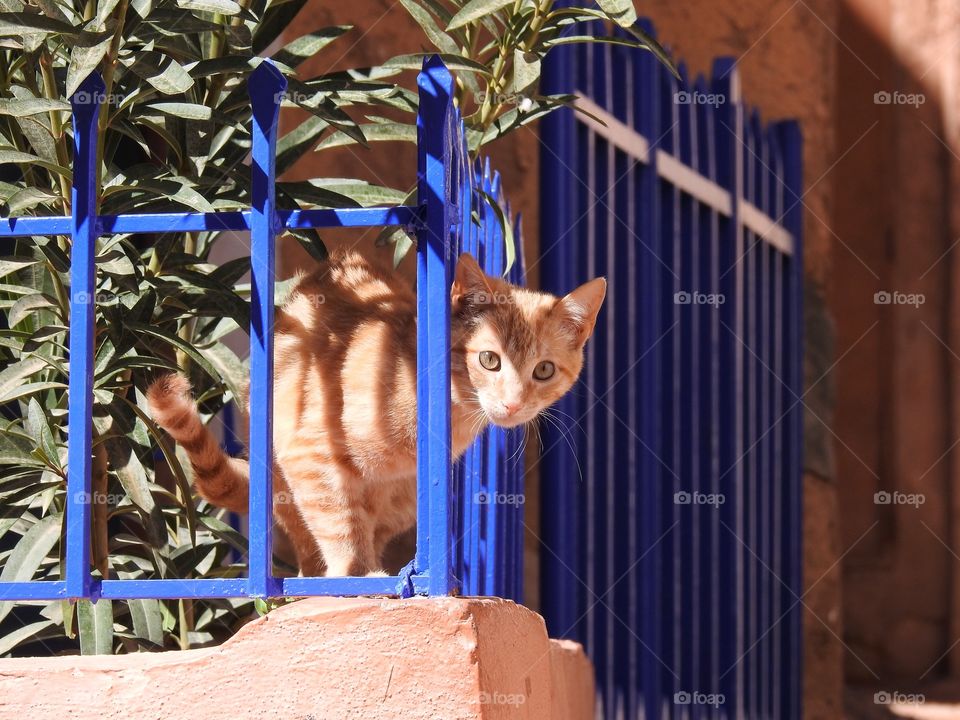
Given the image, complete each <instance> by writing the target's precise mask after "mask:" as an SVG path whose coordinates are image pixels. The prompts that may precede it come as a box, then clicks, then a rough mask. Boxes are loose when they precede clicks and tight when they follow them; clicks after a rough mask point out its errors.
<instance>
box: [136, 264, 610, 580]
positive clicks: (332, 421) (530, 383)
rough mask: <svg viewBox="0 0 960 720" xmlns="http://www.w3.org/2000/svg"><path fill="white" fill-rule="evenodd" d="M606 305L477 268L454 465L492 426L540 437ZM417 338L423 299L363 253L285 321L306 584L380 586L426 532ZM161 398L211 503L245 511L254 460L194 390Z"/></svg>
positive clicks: (283, 384) (161, 387)
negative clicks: (317, 580)
mask: <svg viewBox="0 0 960 720" xmlns="http://www.w3.org/2000/svg"><path fill="white" fill-rule="evenodd" d="M605 291H606V283H605V281H604V280H603V279H602V278H598V279H595V280H592V281H590V282H588V283H586V284H584V285H582V286H580V287H579V288H577V289H575V290H574V291H572V292H571V293H569V294H568V295H566V296H564V297H563V298H557V297H555V296H553V295H549V294H546V293H540V292H535V291H532V290H528V289H525V288H520V287H516V286H513V285H510V284H509V283H507V282H505V281H504V280H502V279H500V278H496V277H491V276H488V275H485V274H484V273H483V272H482V271H481V270H480V268H479V266H478V265H477V264H476V261H474V259H473V258H472V257H470V256H469V255H463V256H461V258H460V261H459V262H458V264H457V270H456V276H455V280H454V284H453V289H452V295H451V301H452V323H451V357H450V362H451V374H452V383H451V397H452V428H453V438H452V444H453V447H452V451H453V454H454V457H459V455H461V454H462V453H463V452H464V450H465V449H466V448H467V446H468V445H469V444H470V443H471V442H472V441H473V440H474V438H476V436H477V435H478V434H479V433H480V432H481V431H482V430H483V429H484V428H485V427H486V425H487V424H488V423H491V422H492V423H494V424H497V425H500V426H503V427H515V426H518V425H522V424H525V423H528V422H530V421H532V420H534V419H535V418H536V417H537V415H538V414H539V413H540V412H541V411H542V410H544V409H545V408H547V407H548V406H550V405H552V404H553V403H554V402H556V400H557V399H559V398H560V397H561V396H562V395H563V394H565V393H566V392H567V391H568V390H569V389H570V387H571V385H572V384H573V382H574V381H575V380H576V378H577V377H578V375H579V374H580V370H581V367H582V365H583V346H584V344H585V343H586V341H587V339H588V338H589V337H590V335H591V333H592V331H593V326H594V323H595V321H596V317H597V313H598V312H599V310H600V306H601V305H602V303H603V298H604V294H605ZM416 335H417V333H416V296H415V294H414V292H413V291H412V289H411V288H410V287H408V286H407V284H406V283H405V282H404V281H403V280H402V279H400V277H399V276H397V275H394V274H391V273H387V272H383V271H381V270H379V269H377V268H376V267H374V266H373V265H371V264H370V263H369V262H368V261H367V260H366V259H364V258H363V257H362V256H361V255H359V254H356V253H352V252H344V253H339V254H337V255H335V256H333V257H332V258H331V259H330V260H329V261H328V262H326V263H324V264H323V265H321V267H320V268H318V270H317V271H315V272H314V273H312V274H310V275H307V276H305V277H303V278H301V279H300V281H299V282H298V283H297V286H296V288H295V289H294V290H293V291H292V293H291V295H290V298H289V300H288V301H287V302H286V303H285V304H284V306H283V308H282V309H278V311H277V318H276V331H275V350H274V363H275V369H274V418H273V428H274V454H275V458H274V459H275V462H274V478H275V480H274V513H275V517H276V519H277V521H278V522H279V524H280V525H281V526H282V528H283V529H284V531H285V533H286V534H287V535H288V536H289V538H290V540H291V542H292V543H293V545H294V547H295V548H296V551H297V560H298V563H299V564H300V571H301V574H304V575H315V574H320V573H321V572H322V571H323V570H324V569H325V570H326V574H328V575H363V574H368V573H374V572H380V571H381V570H382V568H381V554H382V552H383V549H384V546H385V545H386V544H387V542H389V541H390V540H391V539H392V538H393V537H394V536H396V535H398V534H400V533H402V532H404V531H405V530H408V529H409V528H411V527H412V526H413V525H414V523H415V521H416V429H417V414H416ZM148 400H149V402H150V406H151V409H152V412H153V416H154V418H155V419H156V421H157V423H158V424H159V425H161V426H162V427H163V428H164V429H166V430H167V432H169V433H170V435H171V436H172V437H173V438H174V439H175V440H176V441H177V442H178V443H180V444H181V445H182V446H183V448H184V449H185V450H186V451H187V453H188V455H189V457H190V461H191V463H192V465H193V469H194V477H195V484H196V488H197V491H198V492H199V493H200V495H201V496H203V497H204V498H206V499H207V500H209V501H210V502H211V503H214V504H216V505H220V506H222V507H226V508H229V509H231V510H234V511H237V512H243V511H244V509H245V508H246V502H247V484H248V475H249V471H248V466H247V461H245V460H242V459H238V458H230V457H228V456H227V455H226V454H225V453H224V452H223V451H222V450H221V449H220V447H219V445H218V444H217V443H216V441H215V439H214V438H213V436H212V435H211V434H210V432H209V431H208V430H207V429H206V428H205V427H204V425H203V423H202V422H201V419H200V416H199V414H198V412H197V409H196V405H195V403H194V402H193V400H192V399H191V397H190V388H189V385H188V383H187V381H186V379H185V378H183V377H182V376H180V375H170V376H166V377H164V378H161V379H160V380H158V381H157V382H156V383H154V384H153V385H152V386H151V387H150V389H149V391H148ZM255 410H256V408H254V411H255Z"/></svg>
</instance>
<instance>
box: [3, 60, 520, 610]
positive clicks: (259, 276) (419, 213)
mask: <svg viewBox="0 0 960 720" xmlns="http://www.w3.org/2000/svg"><path fill="white" fill-rule="evenodd" d="M418 85H419V89H420V105H419V112H418V115H417V128H418V141H417V148H418V181H419V184H418V197H417V203H416V204H415V205H400V206H392V207H373V208H364V207H353V208H341V209H331V208H317V209H309V210H284V209H280V208H278V207H277V203H276V188H275V182H276V172H275V171H276V165H275V160H276V144H277V126H278V118H279V112H280V104H281V100H282V98H283V96H284V92H285V90H286V87H287V81H286V79H285V78H284V77H283V75H282V74H281V73H280V71H279V70H278V69H277V67H276V66H275V65H273V64H272V62H270V61H269V60H266V61H264V62H263V63H261V64H260V65H259V66H258V67H257V69H256V70H255V71H254V72H253V73H252V74H251V76H250V80H249V93H250V99H251V109H252V115H253V117H252V126H251V131H252V143H251V145H252V149H251V160H252V162H251V195H252V203H251V207H250V208H248V209H244V210H242V211H219V212H209V213H199V212H182V211H179V210H178V211H176V212H167V213H155V214H131V215H101V214H98V208H97V205H98V200H97V194H96V178H97V173H98V172H99V170H98V168H99V167H100V161H99V158H98V157H97V117H98V114H99V112H100V110H101V105H102V104H103V102H104V101H105V100H106V99H107V98H106V96H105V93H104V85H103V79H102V78H101V77H100V75H99V73H97V72H94V73H92V74H91V75H90V76H89V77H88V78H87V79H86V80H85V81H84V82H83V84H81V86H80V88H79V90H78V91H77V92H76V93H74V95H73V97H72V98H71V106H72V115H73V118H72V119H73V129H74V132H73V143H74V156H73V201H72V205H71V210H72V215H70V216H51V217H8V218H3V219H0V239H4V238H18V237H22V238H29V237H33V236H38V235H63V236H65V237H69V238H70V242H71V253H70V289H71V295H70V306H69V318H70V361H69V388H68V397H69V408H68V437H69V447H68V451H69V455H68V468H67V478H66V480H67V482H66V490H67V498H66V503H65V504H66V518H65V520H66V522H65V526H66V532H65V535H66V547H65V549H64V556H65V560H64V563H63V568H64V569H63V571H62V572H59V573H57V574H55V575H54V576H53V577H25V578H23V579H14V580H8V579H6V578H4V579H3V580H2V581H0V600H3V601H10V600H12V601H16V600H57V599H71V600H76V599H92V600H98V599H100V598H103V599H107V600H109V599H131V598H219V597H276V596H301V595H400V596H404V597H406V596H410V595H414V594H420V595H453V594H467V595H479V594H489V595H501V596H504V597H511V598H517V599H519V597H520V592H521V590H520V587H521V583H520V580H521V577H520V569H521V561H522V537H521V532H520V527H521V523H522V511H523V509H522V507H521V506H516V505H510V504H501V503H498V502H497V501H496V498H498V497H500V496H504V495H506V496H508V497H514V496H518V495H521V494H522V492H523V487H522V483H523V475H522V473H523V465H522V463H521V462H516V461H514V459H513V458H514V456H516V455H518V454H519V443H520V439H521V431H519V430H504V429H502V428H494V427H490V428H488V429H487V430H485V431H484V433H483V434H482V436H481V437H480V438H478V440H477V441H476V442H475V443H474V444H473V445H472V446H471V447H470V448H469V449H468V451H467V452H466V454H465V456H464V458H463V459H462V460H461V462H460V463H458V464H457V466H456V467H454V466H453V464H452V463H451V449H450V433H451V427H450V422H451V420H450V418H451V410H450V288H451V283H452V280H453V271H454V266H455V263H456V260H457V257H459V255H460V252H461V251H469V252H471V253H473V254H474V255H475V256H476V257H477V259H478V260H479V262H480V263H482V265H483V267H484V269H485V270H486V271H487V272H488V273H490V274H504V272H505V271H506V270H507V265H508V262H507V257H508V252H509V249H512V245H511V244H510V243H511V239H510V238H509V237H508V238H505V237H504V233H508V232H511V231H510V223H509V222H508V221H507V222H502V220H503V219H504V217H505V216H506V215H509V207H508V206H507V203H506V199H505V197H504V195H503V192H502V190H501V188H500V181H499V176H498V174H496V173H493V172H491V170H490V167H489V165H486V166H483V167H475V166H474V165H472V163H471V160H470V156H469V153H468V150H467V144H466V140H465V135H466V133H465V130H464V125H463V120H462V118H461V116H460V111H459V109H458V108H457V107H456V105H455V103H454V100H453V87H454V78H453V76H452V75H451V74H450V72H449V71H448V69H447V68H446V66H445V65H444V63H443V61H442V60H441V59H440V58H439V57H438V56H433V57H430V58H427V59H426V60H425V62H424V66H423V71H422V72H421V73H420V75H419V79H418ZM398 225H399V226H407V227H409V228H411V229H412V230H413V231H414V232H415V233H416V235H417V238H418V243H417V262H418V265H417V270H418V272H417V303H418V305H417V316H418V317H417V320H418V322H417V360H418V368H417V443H418V445H417V450H418V451H417V549H416V557H415V558H414V560H413V561H412V562H411V563H410V564H409V565H408V566H407V567H406V568H404V570H403V571H401V573H400V574H399V575H397V576H390V577H320V578H309V577H283V578H281V577H276V576H274V574H273V552H272V538H271V529H272V527H273V520H272V509H273V508H272V505H273V503H272V501H271V500H272V498H273V492H272V487H273V486H272V466H273V463H272V462H271V461H270V458H271V457H272V454H273V450H272V439H273V430H272V418H273V414H272V407H273V400H272V397H273V318H274V302H273V299H274V250H275V238H276V236H277V235H278V234H279V233H281V232H283V231H284V230H287V229H293V228H318V227H370V226H398ZM218 230H232V231H236V232H249V234H250V242H251V273H252V281H253V282H252V286H253V293H252V307H251V327H250V331H251V332H250V378H251V380H250V408H251V419H250V443H249V454H250V468H251V476H250V493H249V495H250V506H249V510H250V512H249V536H250V537H249V550H248V553H247V556H248V569H249V572H248V575H247V577H230V578H205V579H190V578H153V577H148V578H136V579H118V578H115V577H107V578H99V577H95V576H94V575H93V574H92V572H91V563H90V555H91V538H90V525H91V516H92V502H91V500H92V493H91V445H92V416H93V409H94V407H95V404H96V402H98V401H97V400H96V399H95V395H94V392H93V380H94V358H95V343H96V341H97V338H96V337H95V329H96V326H95V322H94V321H95V312H96V298H97V297H98V294H97V292H96V290H97V263H96V254H97V241H98V239H99V238H100V237H102V236H105V235H110V234H113V233H130V234H153V233H164V232H183V231H218ZM505 240H507V241H508V242H506V243H505ZM506 277H507V279H508V280H510V281H511V282H513V283H522V282H523V267H522V257H521V254H520V253H518V261H517V262H515V263H514V264H513V265H512V266H511V267H510V268H509V272H507V274H506ZM37 372H40V370H39V369H34V370H31V371H29V372H26V371H25V372H24V373H23V374H22V378H21V379H22V384H23V385H24V386H26V383H27V382H28V380H29V377H30V376H31V375H34V374H36V373H37ZM28 389H29V388H28ZM491 498H492V499H493V500H492V501H491ZM188 500H189V499H188Z"/></svg>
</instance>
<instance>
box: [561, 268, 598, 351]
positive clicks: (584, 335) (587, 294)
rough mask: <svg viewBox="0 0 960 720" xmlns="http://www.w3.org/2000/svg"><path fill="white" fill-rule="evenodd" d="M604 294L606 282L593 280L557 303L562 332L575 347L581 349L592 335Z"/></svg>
mask: <svg viewBox="0 0 960 720" xmlns="http://www.w3.org/2000/svg"><path fill="white" fill-rule="evenodd" d="M606 294H607V281H606V280H605V279H604V278H602V277H600V278H594V279H593V280H590V281H589V282H585V283H584V284H583V285H581V286H580V287H578V288H577V289H576V290H573V291H572V292H569V293H567V294H566V295H564V296H563V298H562V299H561V300H560V302H559V303H558V305H557V310H559V311H560V312H561V313H562V315H561V328H562V332H564V333H565V334H567V335H569V337H570V340H571V341H572V343H573V345H574V346H575V347H582V346H583V344H584V343H585V342H587V340H588V339H589V338H590V335H591V334H592V333H593V326H594V325H595V324H596V322H597V313H599V312H600V307H601V306H602V305H603V298H604V297H605V296H606Z"/></svg>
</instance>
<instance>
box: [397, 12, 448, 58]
mask: <svg viewBox="0 0 960 720" xmlns="http://www.w3.org/2000/svg"><path fill="white" fill-rule="evenodd" d="M400 4H401V5H403V7H404V8H405V9H406V11H407V12H408V13H409V14H410V17H412V18H413V19H414V20H416V21H417V24H418V25H419V26H420V27H421V28H422V29H423V32H424V34H425V35H426V36H427V38H428V39H429V40H430V42H432V43H433V44H434V46H435V47H436V48H437V49H438V50H439V51H440V52H443V53H448V54H450V55H459V54H460V46H459V45H457V43H456V41H455V40H454V39H453V38H452V37H450V36H449V35H447V34H446V33H445V32H444V31H443V30H441V29H440V26H439V25H438V24H437V21H436V19H435V18H434V16H433V15H432V14H431V13H430V11H429V10H427V8H425V7H424V6H423V4H421V3H420V2H419V1H418V0H400Z"/></svg>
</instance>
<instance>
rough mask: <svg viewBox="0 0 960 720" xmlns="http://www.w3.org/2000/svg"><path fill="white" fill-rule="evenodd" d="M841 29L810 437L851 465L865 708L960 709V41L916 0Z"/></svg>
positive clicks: (856, 650) (851, 645) (856, 8)
mask: <svg viewBox="0 0 960 720" xmlns="http://www.w3.org/2000/svg"><path fill="white" fill-rule="evenodd" d="M836 32H837V36H838V44H839V46H840V47H839V49H838V58H837V63H836V78H835V80H836V120H835V127H836V151H835V163H836V167H835V169H834V170H833V171H832V174H833V181H834V188H835V194H834V198H833V202H834V205H833V213H832V217H831V219H830V221H829V222H830V225H831V234H832V235H833V239H834V242H833V243H832V249H831V255H830V260H831V265H832V267H831V270H830V276H829V277H830V279H829V281H828V283H827V288H826V297H827V304H828V307H829V309H830V312H831V314H832V316H833V318H834V322H835V326H836V348H835V354H834V359H833V361H832V362H834V363H835V366H834V367H833V368H832V370H831V371H830V375H831V378H832V383H833V385H834V386H835V388H836V405H835V415H834V418H833V422H830V419H829V418H828V417H825V418H818V417H816V416H814V415H813V413H808V423H807V427H808V428H809V429H810V432H809V433H808V442H809V443H811V445H813V446H816V445H818V444H821V443H823V444H832V445H833V451H834V455H835V462H834V468H835V476H834V477H835V482H836V487H837V492H838V509H839V512H838V521H839V533H840V540H839V542H840V545H839V555H838V559H839V560H840V562H841V568H842V610H843V634H842V637H843V644H844V657H845V676H846V679H847V686H848V690H847V710H848V713H849V716H850V717H855V718H861V717H862V718H873V717H892V716H896V717H917V718H923V717H960V653H958V647H960V644H958V641H960V604H958V603H957V582H958V579H960V578H958V572H957V571H958V569H960V558H958V552H957V548H958V545H960V536H958V534H957V524H956V522H955V518H956V517H957V515H956V512H955V509H954V507H953V506H952V504H953V503H954V502H956V501H955V499H954V496H955V492H954V491H953V480H952V478H953V477H954V476H955V475H956V469H957V460H958V455H957V453H958V449H960V447H958V443H957V437H958V436H960V424H958V421H957V420H958V417H960V415H958V407H960V406H958V403H957V397H958V396H957V388H958V385H957V380H958V378H960V375H958V370H960V357H958V354H957V353H958V351H960V333H958V326H957V320H955V319H953V318H956V316H957V315H956V312H955V308H954V306H955V305H956V303H957V300H956V298H955V291H954V288H953V287H952V285H953V281H952V280H951V278H952V277H957V273H958V271H960V265H958V262H960V257H958V255H957V251H956V249H955V248H954V245H955V241H956V238H957V222H956V208H957V207H958V202H957V196H956V192H954V188H955V177H956V172H957V166H958V163H957V156H956V154H955V148H957V147H958V143H957V122H958V117H957V115H958V112H957V111H958V107H957V105H956V102H955V101H954V96H952V92H950V91H948V92H950V94H949V95H948V94H945V92H944V90H943V88H945V87H947V83H946V82H945V80H946V79H947V78H949V77H951V76H952V75H955V73H956V71H957V69H960V62H958V57H960V56H958V54H957V52H956V50H957V40H958V39H960V34H958V31H957V29H956V18H953V19H951V18H948V17H946V14H945V13H944V11H943V10H942V8H940V9H937V8H932V7H924V6H923V4H922V3H911V2H909V1H908V0H892V1H891V2H889V3H888V4H887V3H881V2H879V0H872V1H868V0H847V2H845V3H844V4H843V5H842V7H841V8H840V12H839V16H838V24H837V27H836ZM809 340H810V342H811V344H812V345H813V346H814V348H815V346H816V343H817V341H818V337H817V335H816V334H815V332H814V333H812V334H811V336H810V338H809ZM825 382H826V381H825ZM813 511H814V512H816V511H817V509H816V508H813ZM815 580H816V577H814V578H808V583H810V582H811V581H815ZM942 703H946V705H943V704H942Z"/></svg>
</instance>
